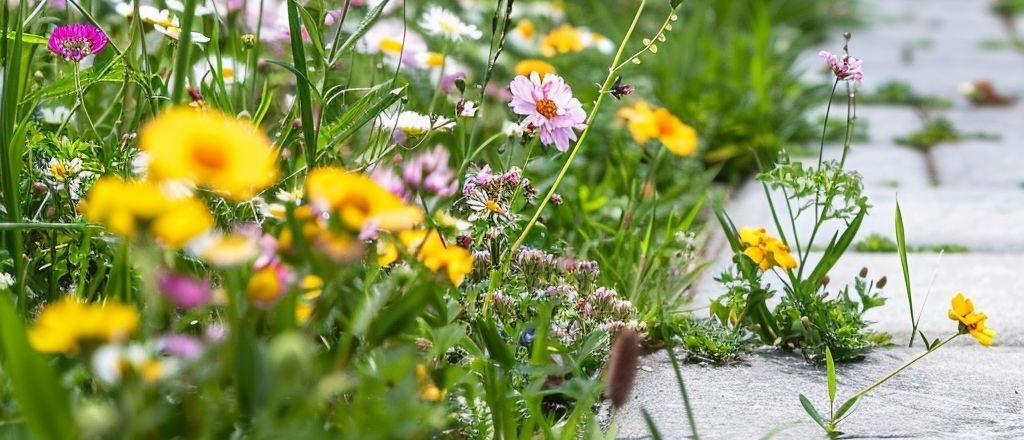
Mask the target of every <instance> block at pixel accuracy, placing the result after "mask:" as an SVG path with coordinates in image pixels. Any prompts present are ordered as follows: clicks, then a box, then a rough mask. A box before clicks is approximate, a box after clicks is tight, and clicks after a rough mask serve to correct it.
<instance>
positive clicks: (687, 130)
mask: <svg viewBox="0 0 1024 440" xmlns="http://www.w3.org/2000/svg"><path fill="white" fill-rule="evenodd" d="M618 116H619V117H620V118H622V119H625V120H626V122H627V126H628V128H629V132H630V133H631V134H632V135H633V140H635V141H636V142H637V143H640V144H642V143H644V142H647V141H649V140H651V139H657V140H659V141H661V143H662V144H663V145H665V148H668V150H669V151H671V152H672V153H674V154H676V155H679V156H689V155H691V154H693V153H694V152H695V151H697V130H694V129H693V127H691V126H689V125H686V124H685V123H683V121H680V120H679V118H677V117H676V116H675V115H673V114H672V113H670V112H669V111H668V110H667V109H665V108H662V107H658V108H652V107H651V106H650V105H649V104H648V103H647V102H644V101H638V102H637V103H636V105H634V106H633V107H624V108H622V109H621V110H619V113H618Z"/></svg>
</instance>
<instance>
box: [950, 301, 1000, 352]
mask: <svg viewBox="0 0 1024 440" xmlns="http://www.w3.org/2000/svg"><path fill="white" fill-rule="evenodd" d="M951 306H952V308H950V309H949V312H948V315H949V319H952V320H954V321H957V322H958V323H960V332H961V333H970V335H971V336H973V337H974V339H977V340H978V343H980V344H981V345H992V343H993V342H995V338H996V331H995V330H992V329H990V328H988V327H986V326H985V321H987V320H988V316H985V314H984V313H981V312H975V311H974V303H973V302H972V301H971V299H970V298H967V297H966V296H964V294H963V292H957V294H956V296H954V297H953V301H952V304H951Z"/></svg>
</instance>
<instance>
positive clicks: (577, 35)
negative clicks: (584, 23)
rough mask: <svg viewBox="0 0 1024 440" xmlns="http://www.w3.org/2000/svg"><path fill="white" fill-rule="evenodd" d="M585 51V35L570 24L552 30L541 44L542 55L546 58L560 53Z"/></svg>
mask: <svg viewBox="0 0 1024 440" xmlns="http://www.w3.org/2000/svg"><path fill="white" fill-rule="evenodd" d="M583 49H584V47H583V34H582V33H581V32H580V30H579V29H576V28H574V27H572V25H569V24H563V25H561V26H559V27H557V28H554V29H552V30H551V32H548V34H547V35H545V36H544V38H543V39H542V40H541V42H540V53H541V54H543V55H544V56H546V57H550V56H554V55H555V54H559V53H570V52H579V51H582V50H583Z"/></svg>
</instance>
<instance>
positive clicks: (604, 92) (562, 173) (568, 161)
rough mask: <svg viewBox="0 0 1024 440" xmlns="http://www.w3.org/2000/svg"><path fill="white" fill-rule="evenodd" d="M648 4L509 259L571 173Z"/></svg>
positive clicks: (638, 11)
mask: <svg viewBox="0 0 1024 440" xmlns="http://www.w3.org/2000/svg"><path fill="white" fill-rule="evenodd" d="M646 4H647V0H641V1H640V6H638V7H637V9H636V15H634V16H633V22H632V23H630V25H629V30H627V31H626V35H625V36H624V37H622V42H621V43H619V49H618V51H616V52H615V58H613V59H612V63H611V65H612V67H609V68H608V76H607V77H606V78H605V80H604V84H603V85H602V86H601V90H600V92H598V95H597V100H596V101H594V108H593V109H592V110H591V111H590V116H588V117H587V122H586V124H587V128H584V129H583V133H580V138H579V140H578V141H576V145H575V146H574V147H573V149H572V151H571V152H569V157H568V158H567V159H566V160H565V164H563V165H562V169H561V171H559V172H558V177H556V178H555V183H553V184H552V185H551V188H550V189H548V192H547V193H546V194H544V198H543V199H541V201H540V203H539V204H538V205H537V209H536V210H535V211H534V212H533V217H531V218H530V221H529V222H528V223H527V224H526V227H525V228H523V232H521V233H520V234H519V238H517V239H516V241H515V242H514V243H513V244H512V247H511V248H509V253H508V255H509V258H511V256H512V255H514V254H515V252H516V249H519V246H521V245H522V244H523V241H524V240H526V236H527V235H529V234H530V230H532V229H533V225H534V224H536V223H537V219H539V218H540V214H541V212H543V211H544V208H545V207H547V205H548V201H550V200H551V196H553V195H554V194H555V191H557V190H558V186H559V185H561V183H562V179H564V178H565V174H566V173H567V172H568V171H569V166H570V165H572V161H573V159H575V158H576V154H577V153H579V151H580V148H581V147H582V146H583V144H584V141H586V139H587V134H589V133H590V128H591V126H593V123H594V119H595V118H596V117H597V113H598V112H599V111H600V110H601V103H602V102H604V97H605V95H607V94H608V92H610V91H611V87H612V84H613V82H614V80H615V73H616V72H617V70H618V67H615V66H618V65H619V60H620V59H621V58H622V53H623V52H624V51H625V50H626V43H628V42H629V38H630V37H631V36H632V35H633V31H634V30H635V29H636V24H637V22H638V21H640V15H641V14H643V10H644V6H645V5H646ZM673 13H674V12H673Z"/></svg>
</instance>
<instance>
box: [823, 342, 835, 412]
mask: <svg viewBox="0 0 1024 440" xmlns="http://www.w3.org/2000/svg"><path fill="white" fill-rule="evenodd" d="M825 363H826V365H827V366H828V367H827V370H826V371H827V375H828V401H829V404H832V403H834V402H835V401H836V363H835V361H834V360H833V359H832V350H830V349H829V348H828V347H827V346H826V347H825Z"/></svg>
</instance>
